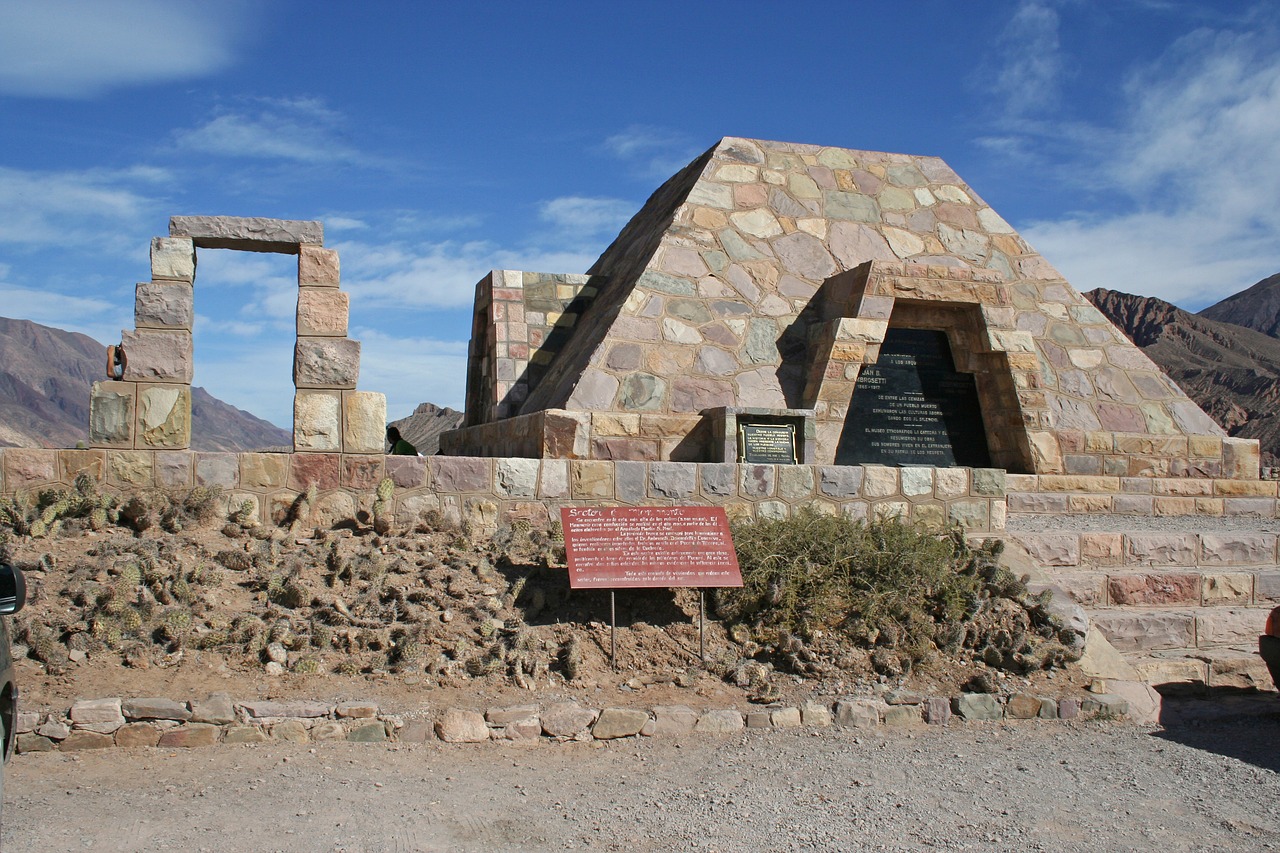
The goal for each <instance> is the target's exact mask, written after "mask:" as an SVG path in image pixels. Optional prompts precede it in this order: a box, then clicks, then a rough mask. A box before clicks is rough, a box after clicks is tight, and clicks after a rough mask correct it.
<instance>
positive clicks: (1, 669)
mask: <svg viewBox="0 0 1280 853" xmlns="http://www.w3.org/2000/svg"><path fill="white" fill-rule="evenodd" d="M26 602H27V582H26V579H25V578H23V577H22V572H21V571H20V570H19V569H15V568H14V567H13V566H10V565H7V564H5V563H0V746H2V747H3V749H4V755H3V756H0V758H3V761H0V804H3V803H4V763H3V762H4V761H8V760H9V756H10V755H12V754H13V743H14V739H15V734H14V729H15V728H16V725H17V722H18V685H17V684H15V683H14V682H13V655H12V652H11V650H10V648H9V620H8V619H6V618H4V617H6V616H10V615H12V614H14V613H17V612H18V611H19V610H21V609H22V605H24V604H26Z"/></svg>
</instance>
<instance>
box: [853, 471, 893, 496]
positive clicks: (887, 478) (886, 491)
mask: <svg viewBox="0 0 1280 853" xmlns="http://www.w3.org/2000/svg"><path fill="white" fill-rule="evenodd" d="M899 494H901V489H900V487H899V485H898V469H897V468H888V467H886V466H884V465H865V466H863V477H862V496H863V497H866V498H889V497H895V496H897V495H899Z"/></svg>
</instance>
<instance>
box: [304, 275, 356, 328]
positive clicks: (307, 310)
mask: <svg viewBox="0 0 1280 853" xmlns="http://www.w3.org/2000/svg"><path fill="white" fill-rule="evenodd" d="M350 314H351V296H350V295H349V294H348V293H347V292H346V291H343V290H337V289H335V288H331V287H304V288H302V289H301V290H299V291H298V311H297V324H296V325H297V332H298V335H300V336H304V337H319V338H344V337H346V335H347V323H348V318H349V317H350Z"/></svg>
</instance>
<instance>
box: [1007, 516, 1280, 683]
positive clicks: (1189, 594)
mask: <svg viewBox="0 0 1280 853" xmlns="http://www.w3.org/2000/svg"><path fill="white" fill-rule="evenodd" d="M1010 497H1011V499H1010V507H1011V511H1010V513H1009V517H1008V522H1007V528H1006V536H1005V538H1006V541H1007V542H1008V543H1009V544H1010V545H1011V546H1014V547H1018V546H1020V549H1021V550H1025V551H1026V554H1027V556H1028V557H1029V559H1030V561H1031V563H1032V564H1033V565H1035V566H1038V567H1039V568H1040V570H1041V571H1042V572H1043V574H1044V576H1045V579H1046V580H1048V581H1049V582H1050V583H1052V584H1054V585H1056V586H1058V587H1060V588H1062V589H1063V590H1065V591H1066V592H1068V593H1070V594H1071V596H1072V597H1073V598H1074V599H1075V600H1076V601H1077V602H1078V603H1079V604H1080V605H1082V606H1083V607H1084V608H1085V610H1086V612H1087V613H1088V615H1089V617H1090V620H1091V621H1092V623H1093V625H1094V626H1096V627H1097V628H1098V629H1099V630H1100V631H1101V632H1102V634H1103V635H1104V636H1106V638H1107V639H1108V640H1109V641H1110V642H1111V644H1112V646H1114V647H1115V649H1116V650H1118V651H1119V652H1121V653H1122V654H1123V655H1124V657H1125V659H1126V660H1127V662H1128V663H1130V664H1131V665H1132V666H1133V667H1134V669H1136V670H1137V672H1138V674H1139V675H1140V677H1141V678H1142V679H1144V680H1145V681H1147V682H1148V683H1150V684H1151V685H1153V686H1155V687H1157V688H1158V689H1159V690H1160V691H1161V692H1163V693H1173V692H1202V691H1205V690H1207V689H1248V688H1255V687H1256V688H1259V689H1265V690H1271V689H1274V688H1273V686H1272V682H1271V678H1270V675H1269V674H1268V673H1267V670H1266V666H1265V664H1263V662H1262V660H1261V658H1260V657H1259V656H1258V654H1257V648H1258V635H1259V634H1260V633H1262V628H1263V625H1264V623H1265V622H1266V617H1267V614H1268V613H1269V612H1270V610H1271V608H1273V607H1275V606H1276V605H1277V604H1280V552H1278V551H1277V548H1278V547H1280V520H1277V519H1276V518H1275V517H1274V515H1272V516H1270V517H1265V516H1263V515H1262V514H1261V513H1259V514H1258V515H1252V516H1250V515H1236V516H1203V515H1193V514H1184V515H1138V514H1134V515H1117V514H1113V513H1108V514H1101V513H1090V514H1085V513H1080V514H1057V513H1045V512H1028V511H1025V509H1024V510H1023V511H1014V510H1013V509H1012V507H1014V506H1021V507H1028V505H1029V503H1030V502H1028V501H1016V500H1014V499H1013V496H1012V495H1011V496H1010ZM1093 497H1095V498H1097V497H1098V496H1096V495H1095V496H1093Z"/></svg>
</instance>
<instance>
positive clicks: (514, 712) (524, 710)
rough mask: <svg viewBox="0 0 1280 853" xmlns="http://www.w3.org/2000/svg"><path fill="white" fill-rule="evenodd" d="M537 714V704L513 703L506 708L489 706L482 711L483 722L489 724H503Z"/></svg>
mask: <svg viewBox="0 0 1280 853" xmlns="http://www.w3.org/2000/svg"><path fill="white" fill-rule="evenodd" d="M536 716H538V706H537V705H514V706H511V707H507V708H490V709H489V710H487V711H485V712H484V719H485V722H486V723H488V724H489V725H491V726H505V725H509V724H510V723H514V722H517V721H518V720H524V719H528V718H529V717H536Z"/></svg>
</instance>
